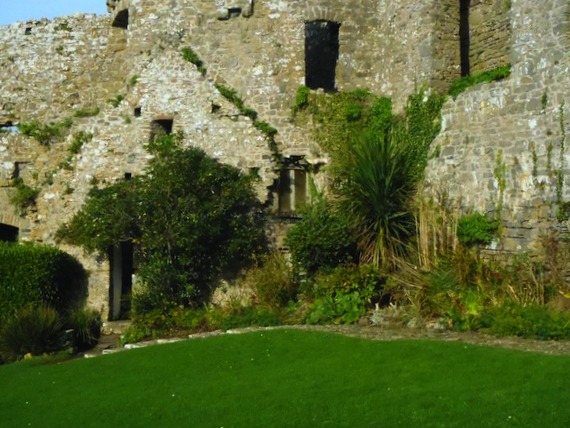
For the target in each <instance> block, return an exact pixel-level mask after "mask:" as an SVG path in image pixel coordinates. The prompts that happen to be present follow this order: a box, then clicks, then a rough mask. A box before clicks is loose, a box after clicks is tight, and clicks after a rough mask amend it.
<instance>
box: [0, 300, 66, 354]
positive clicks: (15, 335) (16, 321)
mask: <svg viewBox="0 0 570 428" xmlns="http://www.w3.org/2000/svg"><path fill="white" fill-rule="evenodd" d="M64 346H65V332H64V330H63V323H62V321H61V319H60V317H59V315H58V313H57V311H56V310H55V309H52V308H50V307H48V306H37V307H36V306H31V305H29V306H25V307H22V308H20V309H18V310H17V311H16V312H15V314H14V315H13V316H11V317H8V318H6V319H5V320H4V323H3V325H2V328H1V329H0V354H1V355H2V358H4V359H5V360H7V361H14V360H18V359H20V358H23V357H24V355H26V354H32V355H41V354H44V353H51V352H56V351H60V350H61V349H63V348H64Z"/></svg>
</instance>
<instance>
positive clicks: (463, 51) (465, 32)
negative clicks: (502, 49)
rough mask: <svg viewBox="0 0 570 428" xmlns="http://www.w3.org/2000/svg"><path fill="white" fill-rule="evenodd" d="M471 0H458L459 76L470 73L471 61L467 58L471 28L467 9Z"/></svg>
mask: <svg viewBox="0 0 570 428" xmlns="http://www.w3.org/2000/svg"><path fill="white" fill-rule="evenodd" d="M470 7H471V0H460V3H459V55H460V58H461V76H469V74H470V73H471V61H470V59H469V54H470V49H471V34H470V32H471V29H470V26H469V9H470Z"/></svg>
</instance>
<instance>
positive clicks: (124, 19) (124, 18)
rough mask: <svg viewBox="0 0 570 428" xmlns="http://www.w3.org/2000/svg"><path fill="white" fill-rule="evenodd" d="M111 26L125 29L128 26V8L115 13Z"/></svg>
mask: <svg viewBox="0 0 570 428" xmlns="http://www.w3.org/2000/svg"><path fill="white" fill-rule="evenodd" d="M112 25H113V27H117V28H123V29H125V30H126V29H127V28H129V9H123V10H121V11H119V12H118V13H117V16H115V19H114V20H113V24H112Z"/></svg>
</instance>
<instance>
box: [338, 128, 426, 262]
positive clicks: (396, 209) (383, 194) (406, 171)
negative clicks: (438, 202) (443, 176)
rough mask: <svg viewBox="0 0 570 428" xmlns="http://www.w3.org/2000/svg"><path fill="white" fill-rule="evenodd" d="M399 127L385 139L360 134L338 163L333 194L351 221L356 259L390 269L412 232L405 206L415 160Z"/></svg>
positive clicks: (414, 182) (413, 176) (404, 133)
mask: <svg viewBox="0 0 570 428" xmlns="http://www.w3.org/2000/svg"><path fill="white" fill-rule="evenodd" d="M406 138H407V132H406V129H405V127H404V126H401V125H398V124H396V125H394V126H393V127H392V129H391V130H390V131H388V132H386V133H385V134H384V135H381V134H380V135H379V134H372V133H365V134H364V135H363V136H361V137H359V138H358V140H357V141H356V143H355V144H354V145H353V150H352V153H351V154H350V155H347V156H345V158H344V159H343V160H340V161H339V162H338V164H337V169H336V172H337V177H338V178H339V179H340V180H339V183H338V186H337V188H336V189H335V193H336V195H337V197H338V199H337V200H338V203H339V205H340V207H341V209H342V210H344V211H345V213H346V214H348V216H349V218H351V219H352V226H353V228H354V230H355V233H356V235H357V239H358V243H359V247H360V250H361V252H362V258H361V260H362V261H363V262H368V263H372V264H374V265H376V266H379V267H390V266H391V265H393V263H394V261H395V258H396V257H398V256H401V255H403V253H404V250H405V245H406V242H407V240H408V238H409V237H410V236H411V235H412V234H413V233H414V227H415V225H414V219H413V216H412V214H411V212H410V209H409V201H410V199H411V196H412V193H413V191H414V190H415V185H416V182H417V177H416V172H417V168H416V159H415V157H414V156H410V153H409V150H408V146H407V144H406Z"/></svg>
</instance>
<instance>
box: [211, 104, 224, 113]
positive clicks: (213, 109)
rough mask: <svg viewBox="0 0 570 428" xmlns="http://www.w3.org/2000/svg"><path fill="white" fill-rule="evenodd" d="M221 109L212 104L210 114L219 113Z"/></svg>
mask: <svg viewBox="0 0 570 428" xmlns="http://www.w3.org/2000/svg"><path fill="white" fill-rule="evenodd" d="M221 108H222V106H220V105H218V104H215V103H212V114H215V113H217V112H219V111H220V109H221Z"/></svg>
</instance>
